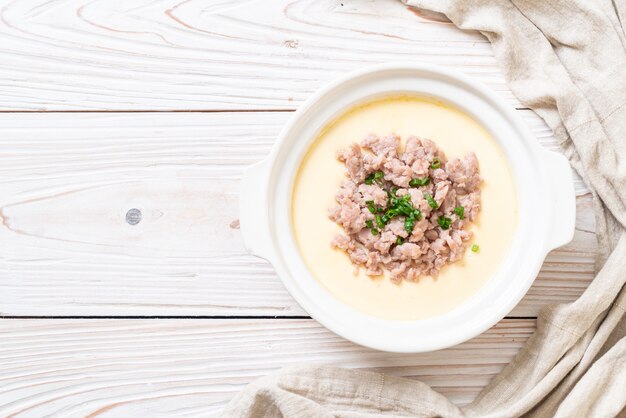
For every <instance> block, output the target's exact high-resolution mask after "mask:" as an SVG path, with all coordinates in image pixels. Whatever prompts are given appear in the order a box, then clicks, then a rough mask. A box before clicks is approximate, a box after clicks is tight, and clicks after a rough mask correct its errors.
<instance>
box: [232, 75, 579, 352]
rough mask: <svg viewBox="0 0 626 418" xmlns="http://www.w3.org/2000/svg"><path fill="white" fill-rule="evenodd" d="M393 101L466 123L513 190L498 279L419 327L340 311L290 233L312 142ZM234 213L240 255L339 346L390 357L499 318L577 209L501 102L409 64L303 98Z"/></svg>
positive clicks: (447, 341) (559, 172)
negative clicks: (505, 171)
mask: <svg viewBox="0 0 626 418" xmlns="http://www.w3.org/2000/svg"><path fill="white" fill-rule="evenodd" d="M394 94H396V95H397V94H415V95H419V96H423V97H430V98H435V99H437V100H440V101H442V102H447V103H449V104H452V105H453V106H456V107H457V108H459V109H461V110H463V111H464V112H466V113H467V114H469V115H470V116H472V117H473V118H474V119H475V120H477V121H478V122H479V123H480V124H482V125H483V126H484V127H485V128H486V129H487V130H488V131H489V133H490V134H491V135H492V136H493V138H494V139H495V140H496V141H497V142H498V144H499V145H500V147H501V148H502V150H503V151H504V153H505V155H506V157H507V159H508V162H509V164H510V167H511V171H512V173H513V177H514V179H515V183H516V186H517V194H518V202H519V208H518V209H519V212H518V224H517V228H516V233H515V237H514V238H513V242H512V245H511V248H510V250H509V252H508V253H507V256H506V258H505V259H504V260H502V262H501V265H500V268H499V270H498V271H497V273H496V274H494V275H493V276H492V277H491V278H490V279H489V280H488V281H487V282H486V284H485V285H484V286H483V287H482V288H481V289H480V290H479V291H478V292H477V293H476V294H475V295H473V296H472V297H470V298H469V299H468V300H467V301H465V302H464V303H463V304H461V305H460V306H458V307H457V308H455V309H453V310H452V311H450V312H448V313H445V314H443V315H440V316H436V317H433V318H428V319H423V320H413V321H400V320H384V319H379V318H375V317H372V316H369V315H366V314H364V313H361V312H358V311H356V310H354V309H352V308H350V307H348V306H346V305H344V304H342V303H341V302H339V301H338V300H337V299H335V298H334V297H333V296H332V295H331V294H329V293H328V292H327V291H326V290H325V289H324V288H323V287H322V286H321V285H320V284H319V283H318V281H317V280H316V279H315V277H313V275H312V274H311V273H310V272H309V270H308V269H307V267H306V266H305V264H304V262H303V260H302V258H301V256H300V254H299V250H298V248H297V245H296V242H295V239H294V234H293V231H292V223H291V210H290V208H291V196H292V188H293V182H294V179H295V175H296V172H297V170H298V166H299V164H300V162H301V160H302V157H303V156H304V155H305V153H306V151H307V149H308V147H309V146H310V144H311V142H312V141H313V140H314V139H315V138H316V137H317V135H318V133H319V132H320V130H321V129H322V128H323V127H324V126H325V125H326V124H327V123H328V122H329V121H331V120H333V119H334V118H336V117H337V116H339V115H340V114H342V113H343V112H344V111H346V110H347V109H349V108H351V107H353V106H354V105H357V104H361V103H364V102H368V101H370V100H372V99H375V98H380V97H384V96H388V95H394ZM240 205H241V207H240V219H241V232H242V234H243V238H244V242H245V246H246V248H247V250H248V251H249V252H250V253H251V254H254V255H257V256H259V257H262V258H264V259H266V260H268V261H269V262H270V263H272V265H273V266H274V268H275V269H276V272H277V273H278V275H279V277H280V278H281V279H282V281H283V283H284V285H285V287H286V288H287V289H288V290H289V292H290V293H291V295H292V296H293V297H294V298H295V299H296V300H297V301H298V303H299V304H300V306H302V308H303V309H304V310H306V311H307V312H308V313H309V314H310V315H311V316H312V317H313V318H315V319H316V320H317V321H319V322H320V323H321V324H323V325H324V326H326V327H327V328H329V329H330V330H332V331H334V332H335V333H337V334H339V335H341V336H343V337H344V338H347V339H349V340H351V341H354V342H355V343H358V344H361V345H364V346H367V347H371V348H375V349H379V350H385V351H394V352H422V351H431V350H437V349H441V348H445V347H449V346H452V345H455V344H458V343H461V342H463V341H466V340H468V339H470V338H472V337H474V336H476V335H478V334H480V333H482V332H484V331H485V330H487V329H488V328H490V327H491V326H493V325H494V324H495V323H496V322H498V321H499V320H500V319H502V318H503V317H504V316H505V315H506V314H507V313H509V312H510V311H511V309H513V307H515V305H517V303H518V302H519V301H520V300H521V299H522V297H523V296H524V294H525V293H526V292H527V291H528V288H529V287H530V286H531V284H532V283H533V281H534V280H535V277H536V276H537V273H538V271H539V269H540V267H541V264H542V262H543V260H544V258H545V256H546V254H547V253H548V252H549V251H550V250H552V249H554V248H556V247H559V246H561V245H563V244H565V243H567V242H569V241H570V240H571V239H572V236H573V233H574V221H575V210H576V209H575V208H576V205H575V194H574V186H573V180H572V176H571V170H570V167H569V164H568V162H567V160H566V159H565V158H564V157H563V156H561V155H559V154H556V153H553V152H549V151H547V150H545V149H543V148H542V147H541V146H540V145H539V144H538V143H537V140H536V139H535V137H534V136H533V135H532V133H531V132H530V131H529V130H528V128H527V127H526V126H525V125H524V124H523V123H522V121H521V120H520V119H519V117H518V116H517V115H516V114H515V112H514V111H513V110H512V109H511V108H510V107H509V106H508V105H507V104H506V103H504V102H503V101H502V99H500V98H499V97H497V96H496V95H495V94H494V93H493V92H491V91H490V90H489V89H487V88H486V87H484V86H483V85H482V84H480V83H478V82H476V81H474V80H472V79H470V78H468V77H466V76H464V75H462V74H459V73H456V72H453V71H450V70H447V69H444V68H441V67H436V66H432V65H423V64H410V63H399V64H385V65H379V66H373V67H369V68H366V69H364V70H361V71H357V72H354V73H352V74H349V75H347V76H345V77H342V78H340V79H338V80H336V81H334V82H332V83H330V84H329V85H327V86H326V87H324V88H322V89H321V90H319V91H318V92H316V93H315V94H314V95H313V96H311V97H310V98H309V99H308V100H307V101H306V102H305V103H304V104H303V105H302V106H300V108H299V109H298V111H296V112H295V113H294V114H293V116H292V117H291V119H290V121H289V122H288V123H287V125H286V126H285V127H284V129H283V130H282V132H281V134H280V136H279V137H278V139H277V141H276V144H275V145H274V148H273V149H272V152H271V153H270V155H269V157H268V158H267V159H265V160H264V161H262V162H260V163H258V164H255V165H253V166H251V167H249V168H248V169H247V170H246V171H245V173H244V175H243V181H242V189H241V198H240Z"/></svg>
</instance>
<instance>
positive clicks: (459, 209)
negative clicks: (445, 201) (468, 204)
mask: <svg viewBox="0 0 626 418" xmlns="http://www.w3.org/2000/svg"><path fill="white" fill-rule="evenodd" d="M454 213H456V214H457V215H458V216H459V219H463V216H464V213H465V208H464V207H463V206H457V207H456V208H454Z"/></svg>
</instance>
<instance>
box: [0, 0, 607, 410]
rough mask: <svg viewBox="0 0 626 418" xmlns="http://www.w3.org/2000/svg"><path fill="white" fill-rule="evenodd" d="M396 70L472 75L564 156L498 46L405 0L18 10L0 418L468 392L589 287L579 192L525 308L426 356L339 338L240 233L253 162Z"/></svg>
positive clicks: (3, 216) (14, 6) (0, 311)
mask: <svg viewBox="0 0 626 418" xmlns="http://www.w3.org/2000/svg"><path fill="white" fill-rule="evenodd" d="M394 60H396V61H397V60H415V61H419V62H429V63H436V64H441V65H444V66H447V67H450V68H454V69H457V70H460V71H463V72H465V73H467V74H469V75H471V76H473V77H475V78H476V79H478V80H480V81H482V82H484V83H486V84H487V85H489V86H490V87H491V88H493V89H494V90H495V91H497V92H498V93H499V94H500V95H501V96H502V97H503V98H504V99H506V100H507V101H508V102H509V103H510V105H511V106H512V107H515V108H516V109H517V111H518V113H519V115H520V116H522V118H523V119H524V120H525V121H526V123H527V124H528V125H529V126H530V127H531V128H532V130H533V132H535V134H536V136H537V138H538V139H539V141H541V143H542V144H544V145H545V146H546V147H548V148H551V149H556V148H557V144H556V143H555V140H554V138H553V137H552V135H551V133H550V131H549V130H548V128H547V127H546V126H545V125H544V123H543V122H542V121H541V120H540V119H539V118H538V117H537V116H535V115H534V113H532V112H531V111H529V110H528V109H525V108H523V107H522V106H521V105H520V104H519V102H517V101H516V99H515V98H514V97H513V95H512V94H511V92H510V91H509V89H508V88H507V87H506V84H505V81H504V79H503V76H502V74H501V72H500V71H499V70H498V68H497V66H496V62H495V60H494V58H493V55H492V53H491V49H490V46H489V44H488V43H487V41H486V40H485V39H484V38H483V37H482V36H481V35H480V34H478V33H473V32H463V31H460V30H458V29H456V28H455V27H454V26H453V25H451V24H450V23H446V22H442V21H440V20H429V19H427V18H425V17H423V16H419V15H418V14H416V13H414V12H412V11H410V10H408V9H407V8H406V7H405V6H403V5H402V4H400V3H399V2H397V1H395V0H376V1H366V0H343V1H340V0H323V1H319V0H318V1H314V0H295V1H294V0H272V1H262V0H258V1H232V0H228V1H227V0H214V1H201V0H187V1H183V0H178V1H175V0H162V1H150V0H137V1H129V0H125V1H122V0H120V1H117V2H114V1H110V0H96V1H93V0H90V1H87V0H68V1H45V0H18V1H8V0H7V1H2V2H0V112H1V113H0V144H1V146H0V315H1V316H2V317H3V319H2V320H0V415H1V416H9V415H10V416H18V417H30V416H33V417H39V416H43V415H46V416H63V417H65V416H71V417H73V416H94V415H105V416H129V417H134V416H143V415H156V416H199V415H202V416H204V415H211V414H218V413H219V411H220V410H221V408H222V407H223V405H224V404H225V403H226V402H227V401H228V400H229V399H230V398H231V397H232V396H233V395H234V394H235V393H236V392H237V391H239V390H240V389H241V388H242V387H243V386H244V385H245V384H247V383H248V382H250V381H252V380H254V379H256V378H258V377H260V376H263V375H266V374H267V373H270V372H272V371H273V370H276V369H278V368H280V367H282V366H286V365H292V364H298V363H325V364H331V365H341V366H345V367H358V368H364V369H370V370H376V371H382V372H386V373H390V374H394V375H400V376H408V377H411V378H415V379H421V380H423V381H424V382H426V383H428V384H430V385H432V386H434V387H435V388H436V389H437V390H439V391H440V392H442V393H444V394H445V395H448V396H450V397H451V398H452V399H453V400H454V401H455V402H458V403H459V404H464V403H467V402H469V401H471V400H472V399H473V398H474V397H475V395H476V394H477V393H478V392H479V391H480V389H481V388H482V387H483V386H484V385H485V384H486V383H487V382H488V381H489V380H490V378H491V377H492V376H493V375H494V374H496V373H497V372H498V371H499V370H501V369H502V367H504V365H505V364H506V363H507V362H508V361H509V360H510V359H511V358H512V357H513V356H514V355H515V354H516V352H517V351H518V350H519V349H520V347H521V346H522V345H523V344H524V342H525V341H526V339H527V338H528V337H529V335H530V334H531V333H532V332H533V329H534V326H535V317H536V315H537V313H538V311H539V309H540V308H541V307H542V306H544V305H545V304H547V303H555V302H568V301H572V300H574V299H575V298H576V297H577V296H578V295H579V294H580V293H581V292H582V291H583V290H584V289H585V287H586V286H587V285H588V283H589V281H590V280H591V278H592V273H593V258H594V254H595V237H594V223H593V214H592V202H591V197H590V194H589V193H588V191H587V190H586V189H585V187H584V186H583V184H582V183H581V182H580V181H579V180H577V184H576V186H577V192H578V201H577V202H578V215H577V230H576V234H575V238H574V240H573V242H572V243H571V244H569V245H567V246H566V247H564V248H561V249H559V250H557V251H554V252H552V253H551V254H550V255H549V257H548V258H547V260H546V262H545V264H544V266H543V268H542V270H541V273H540V274H539V277H538V279H537V281H536V282H535V285H534V286H533V287H532V289H531V290H530V292H529V293H528V295H527V296H526V297H525V298H524V300H523V301H522V302H521V303H520V304H519V305H518V306H517V307H516V308H515V309H514V310H513V312H511V314H510V316H509V317H507V318H506V319H504V320H503V321H501V322H500V323H499V324H498V325H496V326H495V327H494V328H492V329H491V330H489V331H488V332H486V333H485V334H483V335H481V336H479V337H477V338H475V339H474V340H472V341H469V342H467V343H465V344H462V345H460V346H457V347H454V348H451V349H448V350H444V351H440V352H435V353H429V354H419V355H394V354H387V353H381V352H376V351H372V350H369V349H365V348H362V347H359V346H356V345H354V344H351V343H348V342H346V341H344V340H342V339H341V338H339V337H337V336H336V335H334V334H332V333H331V332H329V331H327V330H326V329H324V328H322V327H321V326H320V325H318V324H317V323H316V322H315V321H313V320H311V319H310V318H309V317H308V316H307V314H306V313H305V312H304V311H303V310H302V309H301V308H300V307H299V306H298V305H297V304H296V303H295V302H294V301H293V299H292V298H291V297H290V296H289V294H288V293H287V292H286V291H285V289H284V288H283V286H282V285H281V283H280V281H279V279H278V278H277V277H276V274H275V273H274V271H273V269H272V267H271V266H270V265H268V264H267V263H265V262H264V261H262V260H260V259H256V258H254V257H251V256H249V255H247V254H246V253H245V252H244V249H243V246H242V241H241V235H240V232H239V230H238V229H237V227H236V221H237V217H238V215H237V212H238V207H237V194H238V187H239V180H240V175H241V172H242V170H243V169H244V168H245V167H246V166H248V165H249V164H251V163H253V162H256V161H259V160H260V159H262V158H263V157H265V155H266V154H267V153H268V152H269V150H270V147H271V146H272V143H273V141H274V138H275V137H276V135H277V134H278V132H279V130H280V129H281V126H282V125H283V124H284V123H285V121H286V120H287V119H288V118H289V116H290V112H292V111H293V110H294V109H296V108H297V106H298V105H299V104H300V103H301V102H302V101H303V100H304V99H305V98H306V97H307V96H308V95H309V94H311V93H312V92H313V91H314V90H316V89H317V88H318V87H320V86H322V85H323V84H325V83H326V82H328V81H330V80H331V79H333V78H334V77H336V76H338V75H340V74H343V73H345V72H346V71H349V70H353V69H356V68H360V67H362V66H364V65H367V64H372V63H379V62H388V61H394ZM131 209H138V210H139V211H140V212H141V220H140V222H139V223H137V224H136V225H130V224H129V223H128V222H127V213H128V212H129V210H131ZM131 218H132V216H131ZM137 220H138V219H136V218H135V219H134V221H137ZM131 221H132V219H131Z"/></svg>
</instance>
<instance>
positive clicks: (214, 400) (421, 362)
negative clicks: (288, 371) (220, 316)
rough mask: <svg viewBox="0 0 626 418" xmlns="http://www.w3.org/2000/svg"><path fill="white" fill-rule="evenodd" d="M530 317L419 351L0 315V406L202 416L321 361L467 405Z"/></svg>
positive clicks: (305, 328) (315, 328)
mask: <svg viewBox="0 0 626 418" xmlns="http://www.w3.org/2000/svg"><path fill="white" fill-rule="evenodd" d="M534 326H535V325H534V321H531V320H505V321H503V322H501V323H500V324H498V325H496V326H495V327H493V328H492V329H491V330H489V331H487V332H485V333H484V334H482V335H480V336H478V337H476V338H474V339H473V340H471V341H468V342H466V343H464V344H461V345H459V346H456V347H453V348H450V349H447V350H443V351H438V352H433V353H423V354H390V353H383V352H379V351H374V350H369V349H366V348H363V347H360V346H357V345H354V344H352V343H349V342H347V341H345V340H343V339H342V338H340V337H338V336H336V335H335V334H332V333H331V332H330V331H328V330H326V329H324V328H323V327H321V326H320V325H319V324H317V323H316V322H315V321H312V320H308V319H307V320H287V319H285V320H242V319H239V320H160V321H154V320H38V321H35V320H4V321H1V320H0V333H1V335H2V350H1V351H0V414H1V415H2V416H13V417H39V416H43V415H45V416H49V417H54V416H64V417H66V416H95V415H98V416H100V414H101V415H102V416H116V417H119V416H154V415H159V416H169V417H174V416H207V415H215V414H218V413H219V411H220V410H221V409H222V408H223V406H224V404H225V403H226V402H228V401H229V400H230V399H231V398H232V397H233V396H234V394H235V393H237V392H238V391H239V390H241V389H242V388H243V387H244V385H246V384H247V383H249V382H251V381H253V380H255V379H257V378H259V377H261V376H265V375H267V374H269V373H271V372H273V371H275V370H277V369H279V368H281V367H285V366H291V365H302V364H308V365H312V364H325V365H331V366H338V367H349V368H359V369H367V370H373V371H377V372H383V373H387V374H391V375H396V376H405V377H409V378H412V379H419V380H421V381H423V382H425V383H427V384H429V385H431V386H433V388H434V389H435V390H437V391H439V392H441V393H443V394H444V395H446V396H449V397H450V398H451V399H452V400H453V401H454V402H457V403H459V404H465V403H468V402H470V401H471V400H472V399H473V398H474V397H475V396H476V394H477V393H478V392H479V391H480V389H482V387H484V386H485V385H486V384H487V383H488V382H489V380H490V379H491V378H492V377H493V376H494V375H495V374H497V373H498V372H499V371H500V370H501V369H502V368H503V367H504V366H505V365H506V364H507V363H508V362H509V361H510V360H511V359H512V358H513V356H514V355H515V354H516V353H517V352H518V350H519V349H520V347H522V346H523V344H524V343H525V341H526V340H527V339H528V337H529V336H530V334H531V333H532V332H533V330H534Z"/></svg>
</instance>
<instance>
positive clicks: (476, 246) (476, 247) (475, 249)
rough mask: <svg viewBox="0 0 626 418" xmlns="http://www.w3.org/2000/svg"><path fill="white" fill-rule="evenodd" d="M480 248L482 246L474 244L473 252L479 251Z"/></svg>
mask: <svg viewBox="0 0 626 418" xmlns="http://www.w3.org/2000/svg"><path fill="white" fill-rule="evenodd" d="M478 250H480V247H479V246H478V245H476V244H474V245H472V252H475V253H477V252H478Z"/></svg>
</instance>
